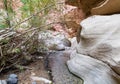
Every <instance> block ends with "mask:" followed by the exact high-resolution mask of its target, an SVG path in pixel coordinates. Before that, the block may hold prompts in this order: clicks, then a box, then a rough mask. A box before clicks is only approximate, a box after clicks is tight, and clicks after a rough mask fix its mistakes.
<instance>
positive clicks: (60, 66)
mask: <svg viewBox="0 0 120 84" xmlns="http://www.w3.org/2000/svg"><path fill="white" fill-rule="evenodd" d="M69 53H70V52H65V51H64V52H63V51H59V52H54V53H51V54H50V55H49V57H48V61H49V68H50V70H51V76H52V77H53V82H54V83H55V84H82V80H81V79H80V78H79V77H77V76H75V75H73V74H72V73H70V72H69V70H68V67H67V66H66V62H67V60H69V56H70V54H69Z"/></svg>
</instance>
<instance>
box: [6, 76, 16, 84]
mask: <svg viewBox="0 0 120 84" xmlns="http://www.w3.org/2000/svg"><path fill="white" fill-rule="evenodd" d="M7 84H18V76H17V75H16V74H10V75H9V76H8V79H7Z"/></svg>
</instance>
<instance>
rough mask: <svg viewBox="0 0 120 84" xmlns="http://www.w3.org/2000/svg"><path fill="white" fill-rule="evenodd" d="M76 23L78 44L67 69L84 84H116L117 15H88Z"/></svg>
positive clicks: (119, 81)
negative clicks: (78, 28) (79, 28)
mask: <svg viewBox="0 0 120 84" xmlns="http://www.w3.org/2000/svg"><path fill="white" fill-rule="evenodd" d="M80 24H81V26H82V31H81V37H80V43H79V44H78V45H77V47H76V51H75V52H73V53H72V54H71V59H70V61H68V62H67V65H68V68H69V69H70V71H71V72H72V73H74V74H75V75H77V76H79V77H81V78H82V79H83V80H84V84H120V37H119V36H120V14H116V15H109V16H98V15H96V16H91V17H89V18H87V19H85V20H83V21H82V22H81V23H80Z"/></svg>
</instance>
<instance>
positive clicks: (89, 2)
mask: <svg viewBox="0 0 120 84" xmlns="http://www.w3.org/2000/svg"><path fill="white" fill-rule="evenodd" d="M103 1H105V0H66V2H65V3H66V4H68V5H72V6H76V7H78V8H81V9H82V10H83V12H84V13H85V14H86V15H87V16H88V15H90V14H91V13H90V11H91V9H92V8H94V7H96V6H97V5H98V4H99V3H101V2H103Z"/></svg>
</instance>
